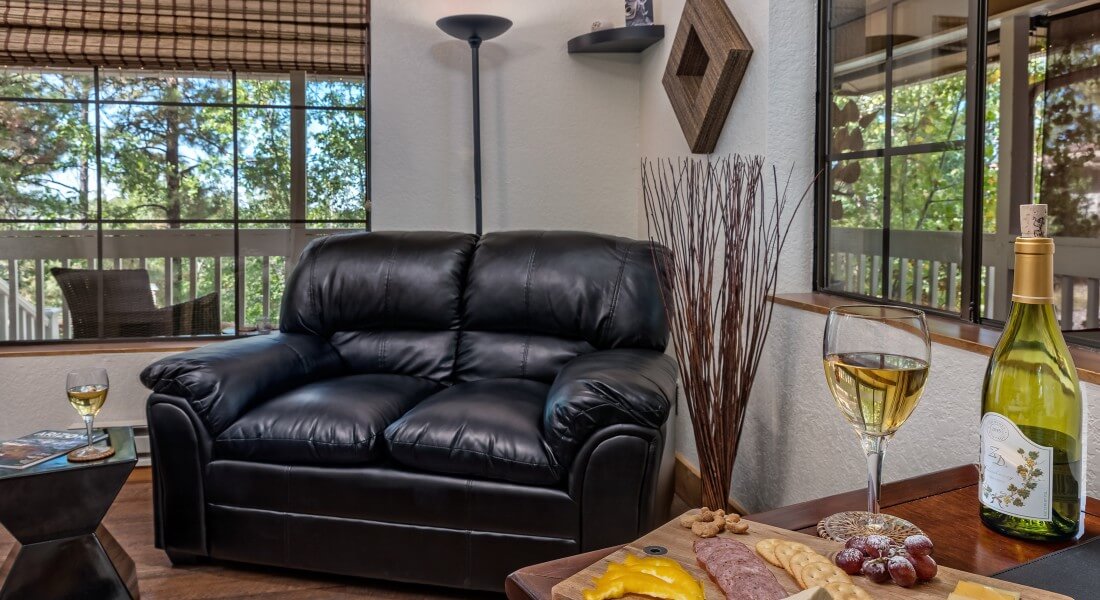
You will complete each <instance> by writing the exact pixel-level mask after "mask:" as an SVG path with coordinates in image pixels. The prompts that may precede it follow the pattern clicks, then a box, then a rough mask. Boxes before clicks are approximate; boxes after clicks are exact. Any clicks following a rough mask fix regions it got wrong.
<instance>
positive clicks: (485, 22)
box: [435, 15, 512, 41]
mask: <svg viewBox="0 0 1100 600" xmlns="http://www.w3.org/2000/svg"><path fill="white" fill-rule="evenodd" d="M435 24H436V25H437V26H438V27H439V28H440V29H442V30H443V31H444V32H445V33H446V34H447V35H450V36H452V37H456V38H458V39H460V40H466V41H472V40H480V41H485V40H491V39H493V38H495V37H497V36H498V35H500V34H502V33H504V32H505V31H508V29H509V28H511V27H512V22H511V21H509V20H508V19H505V18H504V17H497V16H493V15H452V16H450V17H443V18H442V19H440V20H438V21H436V22H435Z"/></svg>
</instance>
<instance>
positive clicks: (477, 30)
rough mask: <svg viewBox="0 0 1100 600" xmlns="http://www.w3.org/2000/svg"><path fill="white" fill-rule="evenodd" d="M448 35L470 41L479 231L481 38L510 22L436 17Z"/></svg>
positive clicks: (489, 17)
mask: <svg viewBox="0 0 1100 600" xmlns="http://www.w3.org/2000/svg"><path fill="white" fill-rule="evenodd" d="M436 25H437V26H438V27H439V28H440V29H442V30H443V31H444V32H445V33H447V35H450V36H451V37H455V38H458V39H460V40H465V41H466V42H467V43H469V44H470V60H471V61H472V65H471V68H472V71H473V90H474V92H473V100H474V108H473V110H474V222H475V226H476V228H477V233H478V235H481V233H482V231H483V228H482V217H481V58H480V55H479V50H480V49H481V42H483V41H485V40H491V39H493V38H495V37H497V36H498V35H500V34H502V33H504V32H505V31H508V29H509V28H510V27H511V26H512V22H511V21H509V20H508V19H505V18H504V17H496V16H493V15H454V16H451V17H444V18H442V19H440V20H438V21H436Z"/></svg>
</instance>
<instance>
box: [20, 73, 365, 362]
mask: <svg viewBox="0 0 1100 600" xmlns="http://www.w3.org/2000/svg"><path fill="white" fill-rule="evenodd" d="M14 69H15V70H26V71H32V72H33V71H36V70H42V71H46V72H48V71H64V70H69V68H68V67H55V66H53V65H41V66H39V67H29V66H19V67H14ZM71 70H73V71H79V72H84V73H90V74H91V76H92V81H93V87H92V91H93V97H92V99H88V100H83V99H74V98H34V97H23V96H0V103H26V104H43V103H63V104H87V105H89V106H91V107H92V109H93V110H94V114H95V125H94V132H93V133H94V139H95V143H94V161H95V162H94V168H95V180H96V184H95V185H96V189H95V194H94V195H95V204H94V211H95V215H94V218H92V217H89V218H84V219H73V218H61V219H45V218H25V219H20V218H8V217H0V227H3V226H5V225H12V224H26V225H32V224H40V225H68V224H82V225H89V226H92V227H94V231H95V233H96V255H97V258H96V260H95V263H96V264H95V267H94V269H95V270H104V265H105V262H106V260H107V259H105V258H104V229H105V227H107V226H110V225H141V224H164V223H177V224H180V225H197V224H211V225H223V226H224V225H231V226H232V231H233V269H232V273H231V277H232V281H233V289H234V292H233V294H234V298H233V301H234V311H233V312H234V325H235V327H234V333H233V334H224V333H223V334H221V335H212V336H157V337H125V338H112V337H104V336H102V328H101V330H100V331H101V335H100V336H99V337H96V338H84V339H74V338H62V339H14V340H0V347H15V346H36V345H43V344H72V345H79V344H98V343H103V342H113V341H122V342H130V343H140V342H163V341H175V342H179V341H223V340H230V339H236V338H241V337H248V336H249V335H254V334H249V333H242V329H243V326H244V325H245V318H244V315H245V307H244V303H245V300H246V299H245V287H244V285H243V283H244V278H245V268H244V260H243V259H244V258H245V256H244V255H242V248H241V236H240V230H241V228H242V226H249V225H258V226H261V227H262V226H264V225H285V226H287V227H292V226H294V225H303V226H306V227H308V226H309V225H323V226H325V227H323V229H328V228H332V229H333V232H334V233H337V232H340V231H345V230H349V229H354V230H362V231H371V228H372V216H373V209H372V194H371V187H372V185H371V184H372V178H371V170H372V161H371V130H372V120H371V109H372V102H371V84H370V82H371V78H370V75H369V73H364V74H363V75H361V77H362V78H363V105H362V106H361V107H360V106H329V105H321V104H311V103H310V102H309V101H308V97H307V91H306V86H307V85H308V81H310V78H314V77H316V78H322V79H323V78H325V77H326V75H325V74H323V73H320V74H314V73H307V72H304V71H296V72H289V73H254V72H250V71H238V70H231V71H210V72H208V74H210V75H219V76H224V75H228V76H229V79H228V83H229V86H230V91H231V99H230V101H229V102H199V101H187V100H184V101H181V102H164V101H156V100H117V99H113V100H112V99H102V98H100V93H101V90H102V89H103V87H102V81H101V77H102V73H104V72H116V71H124V72H127V73H129V72H137V71H138V70H136V69H135V70H130V69H113V68H105V67H78V68H74V69H71ZM172 71H173V70H172V69H164V70H163V71H156V70H150V71H149V72H150V73H161V72H164V73H169V72H172ZM182 73H186V75H185V76H196V75H199V74H201V73H204V72H202V71H191V70H188V71H184V72H182ZM238 74H240V75H241V76H242V79H246V80H247V79H249V78H251V77H255V76H272V77H277V78H280V79H284V78H285V79H287V80H288V81H289V82H291V85H292V86H294V85H297V86H300V92H299V93H300V95H301V97H302V98H303V99H304V101H303V102H301V103H294V98H293V92H291V94H292V97H291V99H290V100H291V102H290V103H287V104H250V103H243V102H238V99H237V95H238V90H239V87H238ZM295 79H296V80H297V82H295V81H294V80H295ZM122 105H136V106H182V107H192V108H195V107H197V108H225V109H229V110H230V111H231V114H232V127H233V130H232V148H233V159H232V162H233V168H232V177H233V182H232V183H233V190H232V203H233V204H232V213H233V216H232V218H211V219H194V218H180V219H117V218H104V210H103V209H104V201H105V199H104V197H103V166H102V165H103V147H102V137H101V135H102V133H101V130H102V128H103V116H102V114H101V109H102V108H103V107H104V106H122ZM248 109H265V110H266V109H271V110H287V111H289V112H290V114H291V118H292V119H294V118H298V119H302V120H306V119H308V117H309V115H310V114H311V113H313V112H319V111H321V112H323V111H344V112H354V113H361V114H362V115H363V120H364V132H363V135H364V165H365V169H364V181H363V209H364V218H363V219H348V218H334V219H311V218H309V217H308V197H307V201H306V204H305V206H303V207H301V208H302V210H305V211H306V213H305V214H306V217H305V218H293V214H290V215H288V217H287V218H285V219H284V218H278V219H250V218H241V216H240V197H239V196H240V189H239V188H240V181H241V179H240V164H241V160H240V159H241V157H240V152H239V145H240V133H241V132H240V127H239V122H238V113H239V111H240V110H248ZM305 127H306V129H305V133H304V139H302V140H299V142H298V148H299V149H300V150H299V152H300V156H299V155H294V154H292V158H291V159H290V160H291V170H292V172H293V171H294V161H295V158H294V156H297V158H298V159H300V160H302V161H307V160H308V156H307V155H308V139H309V133H308V125H306V126H305ZM290 136H291V138H293V137H294V136H295V132H294V131H293V127H292V131H291V132H290ZM291 145H292V146H294V141H293V140H292V141H291ZM293 177H294V176H293V175H292V178H293ZM309 178H310V175H309V174H308V172H307V173H306V176H305V179H304V180H302V181H300V184H299V185H300V186H302V187H304V188H306V193H307V194H308V185H309V183H308V182H309ZM291 185H292V188H293V187H294V184H293V183H292V184H291ZM294 202H295V201H294V199H293V198H291V207H290V210H291V213H293V211H294V210H295V209H294V206H293V205H294ZM342 224H347V225H348V227H346V228H344V227H332V226H333V225H342ZM291 258H293V257H291ZM107 270H109V269H107ZM10 276H15V275H14V274H10ZM219 293H220V292H219ZM0 310H4V311H6V310H7V307H6V306H0ZM100 311H101V314H102V302H101V307H100ZM273 312H275V313H277V312H278V307H275V308H274V310H273ZM12 327H13V328H14V325H13V326H12Z"/></svg>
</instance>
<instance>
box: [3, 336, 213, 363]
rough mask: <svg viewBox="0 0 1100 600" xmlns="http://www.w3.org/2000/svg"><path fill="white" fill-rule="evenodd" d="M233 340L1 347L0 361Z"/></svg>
mask: <svg viewBox="0 0 1100 600" xmlns="http://www.w3.org/2000/svg"><path fill="white" fill-rule="evenodd" d="M231 339H233V338H220V339H206V340H163V341H159V340H154V341H150V340H134V341H125V340H119V341H110V342H62V343H52V344H51V343H46V344H21V345H12V346H0V358H19V357H33V356H76V355H80V354H135V353H142V352H186V351H187V350H194V349H195V348H201V347H202V346H205V345H207V344H216V343H218V342H224V341H226V340H231Z"/></svg>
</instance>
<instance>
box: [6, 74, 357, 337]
mask: <svg viewBox="0 0 1100 600" xmlns="http://www.w3.org/2000/svg"><path fill="white" fill-rule="evenodd" d="M366 102H367V94H366V84H365V81H364V78H361V77H359V78H355V77H323V76H313V75H310V74H307V73H304V72H294V73H288V74H285V75H278V76H277V75H270V74H263V75H253V74H248V73H235V72H228V73H209V72H175V71H173V72H156V71H151V70H139V71H124V70H117V69H87V70H72V69H68V70H62V69H19V70H15V69H9V70H4V71H0V340H3V341H40V340H60V339H89V338H100V339H102V338H117V337H161V336H195V335H202V336H218V335H225V336H229V335H246V334H250V333H252V332H255V331H257V330H263V329H265V328H268V327H277V326H278V312H279V306H280V303H281V299H282V293H283V285H284V282H285V280H286V276H287V274H288V273H289V271H290V269H292V268H293V266H294V261H295V259H296V257H297V256H298V254H299V253H300V251H301V250H302V248H303V247H304V246H305V244H306V243H308V242H309V241H310V240H311V239H313V238H315V237H318V236H323V235H328V234H330V233H333V232H337V231H345V230H362V229H365V228H369V221H370V205H369V200H368V195H367V189H368V164H367V139H368V136H367V111H366Z"/></svg>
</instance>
